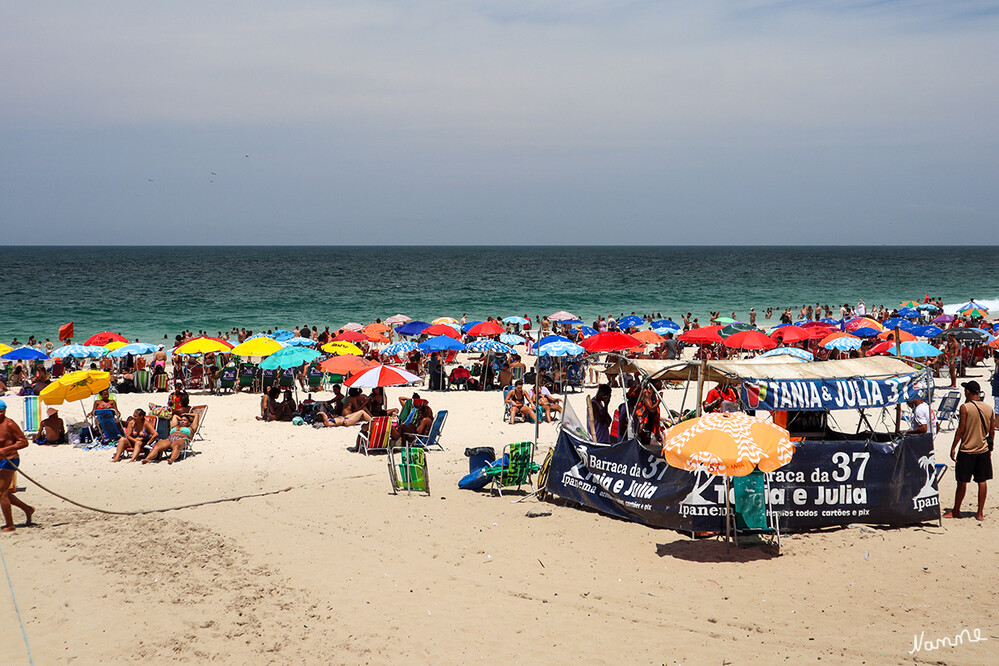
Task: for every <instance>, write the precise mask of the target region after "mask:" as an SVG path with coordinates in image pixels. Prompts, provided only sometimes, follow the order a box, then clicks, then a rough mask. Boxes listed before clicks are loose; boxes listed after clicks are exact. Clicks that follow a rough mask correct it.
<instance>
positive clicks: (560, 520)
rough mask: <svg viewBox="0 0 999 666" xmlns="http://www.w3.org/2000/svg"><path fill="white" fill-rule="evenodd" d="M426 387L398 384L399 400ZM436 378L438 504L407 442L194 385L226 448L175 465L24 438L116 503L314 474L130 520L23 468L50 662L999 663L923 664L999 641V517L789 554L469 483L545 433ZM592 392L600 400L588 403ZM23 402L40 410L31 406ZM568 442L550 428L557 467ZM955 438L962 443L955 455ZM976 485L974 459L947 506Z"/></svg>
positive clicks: (14, 559) (11, 541)
mask: <svg viewBox="0 0 999 666" xmlns="http://www.w3.org/2000/svg"><path fill="white" fill-rule="evenodd" d="M978 372H979V374H980V373H981V372H983V371H982V370H979V371H978ZM978 379H979V381H983V378H982V377H981V376H980V377H978ZM418 390H419V389H418ZM411 391H412V389H389V390H388V395H389V400H390V401H395V400H396V398H397V396H399V395H402V394H404V393H409V392H411ZM589 392H592V389H591V390H590V391H589ZM421 393H423V395H424V396H425V397H428V398H429V399H430V401H431V405H432V407H433V408H434V409H435V410H437V409H448V410H449V418H448V421H447V424H446V426H445V429H444V433H443V437H442V441H443V444H444V446H445V447H446V449H447V450H446V451H444V452H443V453H440V452H434V453H430V454H429V455H430V464H431V482H432V490H433V494H432V496H430V497H426V496H423V495H413V496H410V497H407V496H405V495H400V496H394V495H392V494H391V492H390V489H389V482H388V474H387V470H386V458H385V457H384V456H377V457H365V456H362V455H360V454H356V453H350V452H348V451H347V450H346V447H347V446H349V445H352V444H353V440H354V437H355V435H356V428H351V429H343V428H337V429H326V430H315V429H313V428H310V427H296V426H293V425H291V424H287V423H260V422H258V421H256V420H254V415H255V414H256V413H257V410H258V404H259V397H258V396H255V395H246V394H244V395H236V396H219V397H214V396H206V397H204V399H203V400H202V398H200V397H195V399H194V400H193V402H194V403H195V404H198V403H201V402H204V403H206V404H208V405H210V408H209V412H208V416H207V419H206V421H205V424H204V435H205V438H206V441H204V442H198V443H197V444H196V449H197V450H198V452H199V453H198V455H196V456H193V457H190V458H188V459H186V460H183V461H181V462H179V463H177V464H175V465H172V466H168V465H166V464H165V463H158V464H152V465H145V466H143V465H139V464H131V463H127V462H121V463H118V464H114V465H113V464H111V463H110V462H109V459H110V455H111V453H110V452H109V451H91V452H86V451H81V450H78V449H73V448H70V447H66V446H62V447H55V448H52V447H38V446H34V445H32V446H31V447H30V448H29V449H26V450H25V451H23V452H22V453H23V456H22V461H23V464H24V467H25V469H26V471H28V473H29V474H32V475H34V476H36V477H37V478H38V480H40V481H41V482H42V483H44V484H46V485H48V486H50V487H51V488H52V489H54V490H56V491H58V492H60V493H62V494H65V495H67V496H68V497H71V498H73V499H75V500H77V501H79V502H82V503H85V504H90V505H93V506H98V507H104V508H108V509H113V510H136V509H149V508H157V507H166V506H175V505H180V504H187V503H193V502H198V501H203V500H210V499H216V498H220V497H226V496H234V495H241V494H248V493H257V492H261V491H269V490H279V489H282V488H285V487H289V486H291V487H292V490H290V491H289V492H285V493H280V494H275V495H270V496H266V497H259V498H251V499H245V500H242V501H239V502H228V503H223V504H215V505H210V506H204V507H199V508H194V509H186V510H182V511H176V512H170V513H165V514H152V515H145V516H130V517H119V516H104V515H101V514H97V513H93V512H90V511H84V510H81V509H78V508H75V507H72V506H70V505H68V504H66V503H64V502H62V501H60V500H58V499H56V498H55V497H53V496H51V495H49V494H47V493H44V492H42V491H41V490H39V489H38V488H37V487H35V486H34V485H32V484H30V483H28V482H26V481H24V480H23V479H22V481H21V483H20V485H21V486H22V487H24V488H25V490H24V491H23V492H22V493H21V494H20V497H21V498H22V499H24V500H25V501H27V502H29V503H30V504H33V505H35V506H36V507H37V508H38V511H37V513H36V517H35V520H36V522H37V523H38V526H37V527H33V528H23V529H18V530H17V532H15V533H14V534H5V535H0V548H2V549H3V553H4V555H5V557H6V561H7V564H8V567H9V569H10V578H11V581H12V584H13V588H14V591H15V593H16V596H17V602H18V604H19V606H20V611H21V615H22V616H23V618H24V622H25V627H26V631H27V636H28V640H29V642H30V645H31V650H32V653H33V655H34V659H35V663H38V664H48V663H68V662H75V663H87V664H90V663H107V662H111V663H134V662H140V661H142V662H150V661H151V662H152V663H163V662H195V663H202V662H208V661H218V662H226V663H253V664H261V663H274V664H286V663H318V664H322V663H351V664H353V663H372V664H382V663H390V662H392V663H433V662H440V663H449V664H450V663H464V662H486V661H490V662H496V661H501V662H505V661H510V662H519V663H557V664H570V663H572V664H575V663H583V664H607V663H647V664H663V663H670V664H672V663H714V664H721V663H766V664H769V663H799V662H802V661H807V662H809V663H813V662H815V661H816V660H818V659H819V658H821V659H822V663H830V662H831V663H878V664H880V663H912V662H913V661H914V660H916V661H929V662H933V663H961V664H975V663H981V664H985V663H994V662H995V657H994V649H995V647H996V646H999V642H996V643H991V642H981V643H977V644H971V643H967V642H965V643H964V644H963V645H960V646H957V647H953V648H945V649H942V650H939V651H934V652H921V653H918V654H917V655H910V654H908V652H909V651H910V650H912V647H913V635H914V634H919V633H920V632H924V636H925V638H926V639H927V640H935V639H937V638H943V637H948V636H949V637H953V636H954V635H955V634H957V633H958V632H960V631H961V630H962V629H964V628H968V629H974V628H976V627H978V628H980V629H981V632H982V635H983V636H987V637H988V638H989V640H990V641H999V629H997V627H999V617H997V615H999V603H997V592H996V585H995V581H996V574H995V571H996V565H997V564H999V557H997V550H999V537H997V531H996V525H997V524H999V523H997V521H999V514H997V513H995V512H992V511H990V512H989V513H988V516H987V520H986V522H985V523H984V524H980V523H978V522H977V521H975V520H974V519H965V520H959V521H949V522H947V523H946V524H945V526H944V528H942V529H941V528H937V527H934V526H931V527H914V528H905V529H876V530H874V531H873V532H868V531H860V530H855V529H838V530H827V531H821V532H814V533H809V534H800V535H791V536H789V537H788V538H787V539H786V540H785V543H784V546H785V547H784V551H783V552H784V554H783V555H782V556H781V557H780V558H772V557H771V556H770V554H769V553H768V552H767V551H765V550H763V549H759V548H746V549H742V550H739V551H735V550H733V551H732V552H731V553H727V552H726V548H725V545H724V543H722V542H719V541H715V540H710V539H709V540H698V541H693V540H691V539H689V538H688V537H685V536H682V535H680V534H677V533H675V532H672V531H667V530H656V529H651V528H648V527H644V526H642V525H638V524H633V523H628V522H623V521H619V520H614V519H611V518H608V517H605V516H602V515H599V514H597V513H593V512H588V511H581V510H577V509H574V508H569V507H567V506H562V505H557V504H552V503H546V504H541V503H539V502H538V501H537V500H535V499H529V500H526V501H524V502H521V503H516V504H515V503H511V500H512V499H516V497H517V496H516V495H513V496H511V497H503V498H500V497H498V496H494V495H491V494H490V493H489V492H482V493H475V492H469V491H460V490H458V488H457V481H458V479H460V478H461V477H462V476H463V475H464V474H465V473H467V459H466V458H465V457H464V455H463V451H464V449H465V448H466V447H471V446H480V445H488V446H494V447H496V449H497V451H499V450H500V449H501V448H502V446H503V445H504V444H507V443H510V442H512V441H519V440H527V439H532V438H533V435H534V426H533V425H530V424H518V425H516V426H510V425H505V424H503V423H501V422H500V420H499V417H500V414H501V396H500V394H499V393H496V392H490V393H465V392H451V393H430V392H425V391H423V392H421ZM680 393H681V392H679V391H673V392H670V395H669V398H668V402H669V403H670V405H671V406H674V407H675V406H678V402H679V395H680ZM615 397H616V396H615ZM151 399H153V400H159V401H161V402H162V400H163V395H162V394H161V395H159V396H158V397H152V398H151V396H150V394H131V395H124V396H121V399H120V404H121V407H122V411H123V412H124V413H128V412H130V411H131V410H132V409H134V408H135V407H136V406H143V407H144V406H146V404H147V403H148V402H149V401H150V400H151ZM570 399H571V400H572V402H573V403H574V405H575V406H576V408H577V410H578V412H579V413H583V404H584V403H583V397H582V394H576V395H575V396H571V398H570ZM8 402H9V403H10V409H9V411H8V415H9V416H11V417H12V418H14V419H15V420H18V421H19V420H20V407H19V404H20V400H19V399H16V398H9V399H8ZM87 404H88V407H89V401H87ZM615 404H616V403H615ZM62 413H63V415H64V416H68V417H74V416H75V415H77V414H79V413H80V410H79V405H78V404H69V405H64V406H63V408H62ZM555 437H556V430H555V426H553V425H542V427H541V442H542V451H541V452H540V453H539V455H538V461H539V462H540V461H541V459H542V458H543V454H544V452H545V451H547V449H548V447H549V446H551V445H553V444H554V442H555ZM951 438H952V434H951V433H945V434H944V435H941V436H940V437H938V440H937V455H938V459H940V460H945V459H946V458H947V455H948V450H949V446H950V442H951ZM953 489H954V481H953V475H952V473H951V474H948V475H947V477H946V478H945V480H944V481H943V484H942V489H941V498H942V502H943V504H944V505H945V506H950V504H951V502H952V499H951V498H952V496H953ZM993 492H995V491H993ZM969 499H970V501H971V502H974V501H975V497H974V492H972V496H971V497H970V498H969ZM967 506H968V505H967V504H966V507H967ZM990 506H995V500H991V502H990ZM528 511H550V512H551V515H550V516H544V517H536V518H528V517H526V516H525V514H526V513H527V512H528ZM21 519H22V518H21V514H20V513H19V512H17V510H16V509H15V520H16V521H17V522H20V521H21ZM0 580H4V579H3V578H0ZM0 627H2V636H3V641H2V645H3V649H2V652H0V655H2V657H0V661H2V662H3V663H11V664H13V663H26V658H27V657H26V651H25V648H24V644H23V640H22V638H21V635H20V629H19V627H18V624H17V617H16V615H15V613H14V609H13V605H12V603H11V597H10V594H9V592H8V591H6V590H4V591H3V592H0Z"/></svg>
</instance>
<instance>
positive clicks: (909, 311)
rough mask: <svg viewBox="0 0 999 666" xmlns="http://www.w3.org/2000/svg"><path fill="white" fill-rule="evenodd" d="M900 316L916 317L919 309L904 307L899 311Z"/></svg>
mask: <svg viewBox="0 0 999 666" xmlns="http://www.w3.org/2000/svg"><path fill="white" fill-rule="evenodd" d="M898 316H899V317H905V318H906V319H914V318H916V317H918V316H919V310H916V309H915V308H902V309H901V310H899V311H898Z"/></svg>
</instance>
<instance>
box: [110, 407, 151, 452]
mask: <svg viewBox="0 0 999 666" xmlns="http://www.w3.org/2000/svg"><path fill="white" fill-rule="evenodd" d="M154 437H156V429H155V428H153V426H151V425H149V422H148V421H146V412H145V410H142V409H137V410H135V413H134V414H132V417H131V418H130V419H128V423H127V424H126V425H125V436H124V437H122V438H121V439H119V440H118V449H117V450H116V451H115V452H114V457H112V458H111V462H118V461H119V460H121V454H123V453H124V452H125V449H128V448H131V449H132V462H135V461H136V460H138V459H139V451H141V450H142V447H143V446H145V445H146V443H147V442H148V441H150V440H151V439H153V438H154Z"/></svg>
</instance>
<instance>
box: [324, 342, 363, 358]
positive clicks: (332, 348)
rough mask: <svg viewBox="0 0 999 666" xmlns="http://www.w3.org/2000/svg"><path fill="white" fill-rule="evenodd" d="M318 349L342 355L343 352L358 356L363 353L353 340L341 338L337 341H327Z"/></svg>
mask: <svg viewBox="0 0 999 666" xmlns="http://www.w3.org/2000/svg"><path fill="white" fill-rule="evenodd" d="M320 349H322V350H323V351H324V352H327V353H329V354H336V355H338V356H342V355H344V354H349V355H351V356H360V355H361V354H363V353H364V352H362V351H361V348H360V347H358V346H357V345H355V344H354V343H353V342H344V341H342V340H341V341H337V342H327V343H326V344H325V345H323V346H322V347H320Z"/></svg>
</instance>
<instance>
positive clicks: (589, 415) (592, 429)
mask: <svg viewBox="0 0 999 666" xmlns="http://www.w3.org/2000/svg"><path fill="white" fill-rule="evenodd" d="M568 406H569V404H568V401H567V402H566V407H568ZM563 421H564V419H563ZM586 434H587V435H588V436H589V438H590V441H591V442H595V441H597V422H596V420H595V419H594V418H593V400H592V399H591V398H590V396H589V395H587V396H586Z"/></svg>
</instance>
